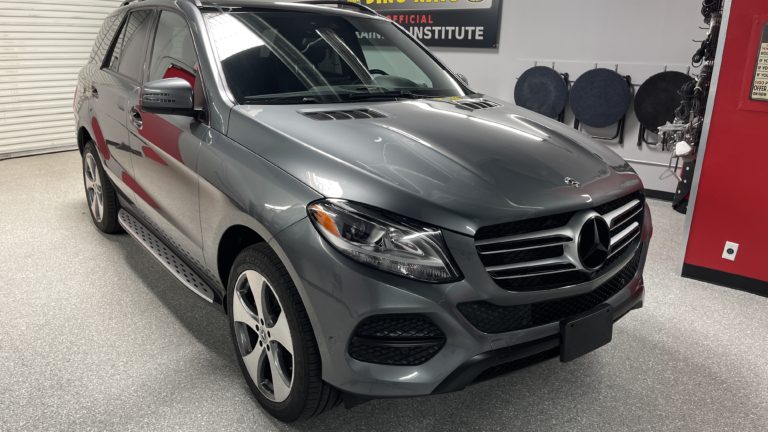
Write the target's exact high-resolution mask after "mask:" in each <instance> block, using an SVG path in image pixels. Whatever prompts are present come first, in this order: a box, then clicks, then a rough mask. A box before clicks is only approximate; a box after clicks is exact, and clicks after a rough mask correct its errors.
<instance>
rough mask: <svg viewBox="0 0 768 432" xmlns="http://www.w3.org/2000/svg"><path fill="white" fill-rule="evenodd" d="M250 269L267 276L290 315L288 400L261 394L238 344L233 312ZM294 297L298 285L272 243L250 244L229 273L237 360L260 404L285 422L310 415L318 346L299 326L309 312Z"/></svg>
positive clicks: (228, 303) (288, 316) (228, 298)
mask: <svg viewBox="0 0 768 432" xmlns="http://www.w3.org/2000/svg"><path fill="white" fill-rule="evenodd" d="M247 270H255V271H257V272H258V273H260V274H261V275H263V276H264V277H265V278H266V280H267V282H268V283H269V285H270V286H271V287H272V289H273V290H274V291H275V293H276V294H277V296H278V299H279V301H280V304H281V305H282V309H283V313H285V314H286V318H287V319H288V328H289V329H290V331H291V338H292V340H293V364H294V365H293V383H292V387H291V392H290V395H289V396H288V399H286V400H285V401H283V402H280V403H276V402H273V401H271V400H269V399H267V398H266V397H265V396H264V395H262V394H261V392H260V391H259V389H258V387H257V386H256V383H255V382H254V381H253V378H252V377H251V376H250V373H249V372H248V369H247V368H246V366H245V362H244V361H243V358H242V356H241V355H240V350H239V347H238V344H237V337H236V333H235V321H234V319H233V314H232V305H233V302H234V300H235V298H236V297H235V292H234V290H235V285H236V284H237V280H238V278H239V277H240V275H242V274H243V273H244V272H245V271H247ZM294 296H298V293H297V292H296V287H295V286H294V284H293V281H292V280H291V278H290V276H289V275H288V273H287V271H286V270H285V268H284V267H283V266H282V264H281V263H280V262H279V258H277V256H276V255H275V254H274V252H273V251H272V250H271V248H269V246H268V245H266V244H258V245H254V246H251V247H248V248H246V249H245V250H244V251H243V252H241V253H240V255H239V256H238V257H237V259H236V260H235V263H234V264H233V266H232V271H231V273H230V275H229V283H228V286H227V314H228V316H229V328H230V334H231V336H232V342H233V343H234V348H235V354H236V356H237V363H238V365H239V366H240V370H241V371H242V373H243V377H244V378H245V380H246V382H247V384H248V387H250V389H251V391H252V392H253V394H254V396H255V397H256V399H257V400H258V401H259V403H260V404H261V405H262V406H263V407H264V408H265V409H266V410H267V411H268V412H269V413H270V414H271V415H272V416H274V417H275V418H277V419H278V420H281V421H284V422H293V421H296V420H298V419H300V418H303V417H306V416H305V411H306V408H307V396H308V391H309V386H310V382H309V379H310V378H309V374H308V370H309V365H308V353H307V350H308V349H315V350H316V349H317V347H316V343H315V341H314V335H306V334H305V332H303V331H302V330H301V327H300V325H299V322H300V317H299V314H300V313H304V314H306V312H304V311H299V310H297V309H298V307H297V305H296V302H295V301H294V300H295V297H294ZM299 307H300V306H299ZM308 336H309V337H311V339H308ZM308 345H309V346H308Z"/></svg>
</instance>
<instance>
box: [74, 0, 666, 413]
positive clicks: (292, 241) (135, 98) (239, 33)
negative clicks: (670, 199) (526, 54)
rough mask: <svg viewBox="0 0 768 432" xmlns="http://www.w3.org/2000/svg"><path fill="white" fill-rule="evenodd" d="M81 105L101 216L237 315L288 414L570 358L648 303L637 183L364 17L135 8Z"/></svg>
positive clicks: (345, 7)
mask: <svg viewBox="0 0 768 432" xmlns="http://www.w3.org/2000/svg"><path fill="white" fill-rule="evenodd" d="M74 108H75V114H76V118H77V124H78V142H79V146H80V150H81V153H82V155H83V174H84V182H85V190H86V195H87V200H88V205H89V207H90V210H91V216H92V219H93V221H94V223H95V224H96V226H97V227H98V228H99V229H101V230H102V231H104V232H106V233H117V232H121V231H123V230H125V231H127V232H128V234H130V235H131V236H133V237H135V238H136V240H137V241H138V242H139V243H141V244H142V245H143V246H144V247H146V249H147V250H148V251H149V252H150V253H152V254H153V255H154V256H155V257H156V258H157V259H158V260H159V261H160V262H161V263H162V264H163V265H164V266H165V267H167V268H168V270H170V272H171V273H173V274H174V275H175V276H176V277H178V279H179V280H180V281H181V282H182V283H183V284H184V285H185V286H186V287H187V288H189V289H190V290H192V291H193V292H195V293H196V294H198V295H199V296H200V297H202V298H203V299H205V300H207V301H209V302H214V303H218V304H221V305H223V306H224V309H225V311H226V313H227V314H228V316H229V318H230V324H231V332H232V337H233V341H234V346H235V349H236V351H237V354H238V359H239V363H240V367H241V369H242V372H243V374H244V376H245V379H246V381H247V383H248V385H249V386H250V388H251V389H252V390H253V393H254V394H255V396H256V398H257V399H258V401H259V402H260V404H261V405H262V406H263V407H264V408H265V409H266V410H267V411H268V412H269V413H271V414H272V415H274V416H275V417H277V418H279V419H281V420H284V421H293V420H296V419H300V418H306V417H309V416H312V415H315V414H318V413H320V412H322V411H323V410H324V409H326V408H329V407H332V406H334V405H336V404H337V403H338V402H339V401H341V400H345V401H346V402H347V403H348V404H350V405H351V404H355V403H359V402H361V401H364V400H366V399H370V398H382V397H405V396H420V395H427V394H434V393H441V392H449V391H455V390H460V389H462V388H464V387H465V386H467V385H469V384H471V383H473V382H475V381H477V380H481V379H486V378H488V377H490V376H493V375H497V374H500V373H503V372H506V371H509V370H512V369H514V368H518V367H521V366H523V365H526V364H530V363H532V362H534V361H537V360H543V359H546V358H549V357H552V356H557V355H559V356H560V358H561V359H562V360H563V361H570V360H572V359H574V358H576V357H579V356H581V355H583V354H586V353H588V352H590V351H592V350H594V349H596V348H598V347H600V346H602V345H604V344H606V343H608V342H609V341H610V340H611V334H612V326H613V323H614V321H615V320H617V319H619V318H620V317H621V316H623V315H624V314H626V313H627V312H628V311H630V310H632V309H635V308H638V307H640V306H641V305H642V299H643V290H644V287H643V279H642V270H643V267H644V262H645V257H646V254H647V251H648V244H649V241H650V238H651V231H652V228H651V216H650V213H649V211H648V207H647V205H646V203H645V198H644V194H643V185H642V183H641V181H640V179H639V178H638V176H637V175H636V174H635V173H634V172H633V170H632V169H631V168H630V166H629V165H628V164H627V163H626V162H625V161H623V160H622V159H621V158H620V157H618V156H617V155H616V154H615V153H613V152H612V151H610V150H608V149H606V148H605V147H603V146H601V145H598V144H596V143H594V142H593V141H591V140H590V139H589V138H588V137H587V136H585V135H583V134H581V133H578V132H576V131H575V130H573V129H570V128H567V127H565V126H563V125H562V124H560V123H557V122H555V121H552V120H550V119H548V118H544V117H541V116H539V115H536V114H533V113H531V112H529V111H526V110H522V109H519V108H517V107H515V106H512V105H511V104H509V103H506V102H503V101H500V100H497V99H493V98H490V97H487V96H484V95H481V94H477V93H475V92H474V91H472V90H470V88H469V87H468V84H466V83H465V82H464V80H463V79H462V78H461V77H459V76H457V75H456V74H454V73H452V72H451V71H450V70H449V69H448V68H447V67H445V66H444V65H443V64H442V63H440V62H439V61H438V60H437V59H436V58H435V57H434V56H433V55H431V54H430V52H429V51H427V50H426V49H425V48H424V46H422V45H421V44H420V43H419V42H417V41H416V40H414V39H413V38H412V37H411V36H410V35H409V34H408V33H407V32H406V31H405V30H404V29H403V28H401V27H399V26H398V25H396V24H394V23H393V22H391V21H388V20H387V19H385V18H382V17H381V16H378V15H377V14H375V13H374V12H372V11H371V10H369V9H367V8H365V7H363V6H359V5H354V4H339V3H335V2H308V3H307V2H305V3H265V2H256V1H242V0H217V1H215V2H213V1H211V2H209V1H207V0H196V1H192V0H146V1H134V2H127V3H125V4H124V5H123V7H121V8H119V9H118V10H117V11H115V12H114V13H113V14H111V15H110V16H109V17H108V18H107V19H106V20H105V22H104V26H103V28H102V30H101V32H100V34H99V35H98V39H97V41H96V44H95V46H94V49H93V52H92V55H91V57H90V61H89V62H88V64H87V65H86V66H85V68H83V70H82V72H81V73H80V77H79V81H78V86H77V92H76V95H75V106H74Z"/></svg>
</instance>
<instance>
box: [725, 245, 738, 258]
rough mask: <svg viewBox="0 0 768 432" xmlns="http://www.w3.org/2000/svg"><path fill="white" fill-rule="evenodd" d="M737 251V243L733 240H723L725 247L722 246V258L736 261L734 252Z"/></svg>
mask: <svg viewBox="0 0 768 432" xmlns="http://www.w3.org/2000/svg"><path fill="white" fill-rule="evenodd" d="M737 253H739V244H738V243H734V242H725V248H723V259H727V260H728V261H736V254H737Z"/></svg>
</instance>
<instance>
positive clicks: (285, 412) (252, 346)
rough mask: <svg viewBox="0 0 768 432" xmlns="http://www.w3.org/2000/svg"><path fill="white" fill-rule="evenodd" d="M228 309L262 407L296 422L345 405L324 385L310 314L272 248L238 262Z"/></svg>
mask: <svg viewBox="0 0 768 432" xmlns="http://www.w3.org/2000/svg"><path fill="white" fill-rule="evenodd" d="M227 310H228V312H229V318H230V330H231V332H232V339H233V340H234V345H235V350H236V352H237V358H238V363H239V365H240V369H241V371H242V373H243V375H244V377H245V380H246V382H247V383H248V386H249V387H250V388H251V391H252V392H253V393H254V395H255V396H256V399H257V400H258V401H259V403H260V404H261V406H262V407H264V409H266V410H267V411H268V412H269V413H270V414H271V415H272V416H274V417H275V418H277V419H279V420H282V421H285V422H292V421H296V420H299V419H304V418H308V417H312V416H314V415H317V414H320V413H321V412H323V411H325V410H326V409H328V408H332V407H333V406H335V405H336V404H337V403H338V402H339V393H338V391H337V390H336V389H334V388H333V387H331V386H329V385H328V384H326V383H325V382H323V380H322V376H321V367H320V354H319V352H318V349H317V343H316V342H315V337H314V333H313V331H312V327H311V325H310V323H309V318H308V316H307V312H306V310H305V309H304V305H303V303H302V302H301V298H300V297H299V294H298V292H297V291H296V287H295V286H294V284H293V281H292V280H291V278H290V276H289V275H288V271H287V270H286V269H285V267H284V266H283V265H282V263H281V262H280V259H279V258H278V257H277V256H276V255H275V253H274V252H273V251H272V250H271V249H270V248H269V246H268V245H266V244H258V245H254V246H251V247H249V248H247V249H245V250H244V251H243V252H242V253H240V255H239V256H238V257H237V259H236V260H235V264H234V265H233V268H232V272H231V274H230V278H229V286H228V289H227Z"/></svg>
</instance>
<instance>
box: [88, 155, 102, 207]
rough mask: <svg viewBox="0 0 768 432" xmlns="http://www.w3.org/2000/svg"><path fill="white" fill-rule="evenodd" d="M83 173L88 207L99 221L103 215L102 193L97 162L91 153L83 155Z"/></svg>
mask: <svg viewBox="0 0 768 432" xmlns="http://www.w3.org/2000/svg"><path fill="white" fill-rule="evenodd" d="M83 175H84V177H85V193H86V195H87V196H88V207H90V209H91V214H92V215H93V218H94V219H96V222H101V220H102V218H103V217H104V194H103V191H102V185H101V175H100V174H99V168H98V164H97V163H96V158H94V157H93V155H92V154H91V153H86V155H85V164H84V167H83Z"/></svg>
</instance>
